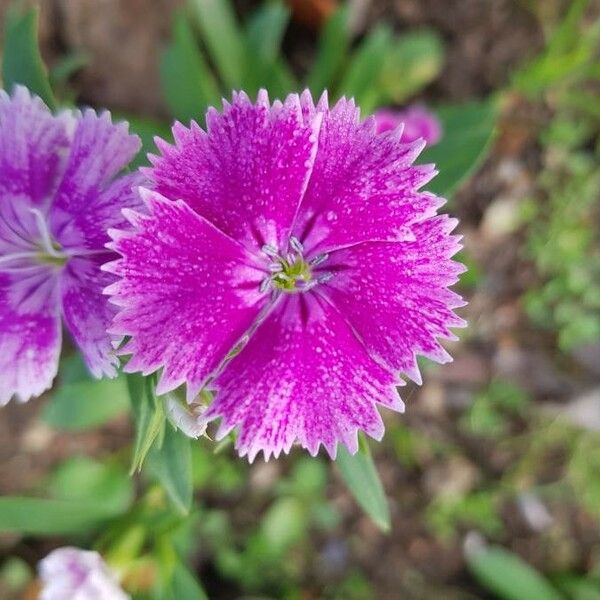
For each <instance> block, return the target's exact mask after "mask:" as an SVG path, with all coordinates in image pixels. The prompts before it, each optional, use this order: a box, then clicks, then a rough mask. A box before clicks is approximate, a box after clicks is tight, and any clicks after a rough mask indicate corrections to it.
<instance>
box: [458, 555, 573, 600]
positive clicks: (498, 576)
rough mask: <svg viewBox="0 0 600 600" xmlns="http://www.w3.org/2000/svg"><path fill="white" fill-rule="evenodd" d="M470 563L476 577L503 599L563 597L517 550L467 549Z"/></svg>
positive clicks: (549, 599)
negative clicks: (470, 550)
mask: <svg viewBox="0 0 600 600" xmlns="http://www.w3.org/2000/svg"><path fill="white" fill-rule="evenodd" d="M467 564H468V566H469V569H470V570H471V572H472V573H473V575H474V576H475V578H476V579H477V580H478V581H479V582H480V583H481V584H482V585H483V586H484V587H485V588H486V589H487V590H489V591H491V592H493V593H494V594H496V595H497V596H498V598H501V599H502V600H523V599H524V598H527V600H561V598H562V595H561V594H559V593H558V592H557V591H556V590H555V589H554V588H553V587H552V586H551V585H550V583H549V582H548V581H547V580H546V579H545V578H544V576H543V575H542V574H541V573H538V572H537V571H536V570H535V569H534V568H533V567H531V566H529V565H528V564H527V563H526V562H525V561H523V560H522V559H521V558H519V557H518V556H517V555H516V554H513V553H511V552H508V551H507V550H505V549H504V548H500V547H482V548H477V549H476V550H475V551H473V552H467Z"/></svg>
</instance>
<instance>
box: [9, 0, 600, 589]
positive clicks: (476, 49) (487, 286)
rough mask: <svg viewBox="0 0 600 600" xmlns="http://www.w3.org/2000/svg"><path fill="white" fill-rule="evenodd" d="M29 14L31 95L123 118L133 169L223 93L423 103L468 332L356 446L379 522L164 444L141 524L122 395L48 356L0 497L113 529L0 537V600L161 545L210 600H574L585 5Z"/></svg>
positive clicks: (591, 582)
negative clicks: (49, 92) (171, 458)
mask: <svg viewBox="0 0 600 600" xmlns="http://www.w3.org/2000/svg"><path fill="white" fill-rule="evenodd" d="M9 4H14V3H10V2H8V1H7V0H0V25H1V26H2V27H1V28H2V30H3V31H4V32H5V33H4V36H5V37H8V36H9V35H10V34H9V33H7V32H9V31H10V22H11V19H13V23H14V17H11V16H9V12H8V8H9ZM21 4H22V5H25V6H32V5H34V4H36V3H35V2H30V3H27V2H25V3H21ZM37 5H38V6H39V8H40V20H39V36H40V37H39V39H40V47H41V53H42V57H43V59H44V62H45V63H46V64H47V65H48V68H49V73H50V78H51V82H52V85H53V88H54V90H55V92H56V94H57V95H58V96H59V97H60V98H61V99H62V101H63V103H69V102H74V103H77V104H87V105H92V106H95V107H106V108H109V109H110V110H111V111H112V112H113V114H116V115H119V116H122V117H123V118H127V119H129V120H131V122H132V128H133V129H134V130H135V131H137V132H139V133H140V135H142V136H143V138H144V140H145V143H146V145H147V149H151V146H152V142H151V136H152V134H154V133H159V134H161V135H164V136H168V135H169V132H168V124H169V123H170V121H171V120H172V118H174V117H176V118H179V119H181V120H184V121H188V120H189V119H190V118H197V119H199V120H200V121H201V120H202V115H203V112H204V109H205V107H206V106H207V105H209V104H213V103H218V102H219V99H220V97H221V95H225V96H228V95H229V94H230V90H231V89H232V88H244V89H246V90H249V92H255V91H256V89H258V87H260V86H261V85H266V86H267V87H268V89H269V91H270V94H271V97H272V98H274V97H277V96H280V95H282V94H285V93H287V92H289V91H292V90H297V89H302V88H303V87H305V86H309V87H310V88H311V89H312V90H313V92H319V91H320V90H321V89H322V88H324V87H327V88H329V89H330V90H331V95H332V96H333V97H338V96H340V95H342V94H347V95H353V96H356V97H357V99H358V101H359V104H360V105H361V106H362V107H363V109H364V111H365V113H370V112H374V111H376V110H377V109H379V108H382V107H391V108H398V109H400V108H404V107H406V106H408V105H411V104H414V103H418V104H421V105H425V106H427V107H428V108H429V109H430V110H431V111H433V113H434V114H437V115H438V118H439V119H440V122H441V125H442V138H441V140H440V141H439V143H438V144H436V145H435V146H433V147H432V148H431V149H429V150H427V152H428V153H429V154H428V155H427V158H429V159H430V160H435V161H436V162H437V163H438V164H439V168H440V172H441V175H440V177H439V179H438V180H436V181H434V182H432V184H431V189H433V190H434V191H436V192H440V193H443V194H444V195H446V196H447V197H448V199H449V203H448V204H447V206H446V209H447V210H448V211H449V212H451V213H453V214H454V215H456V216H458V217H459V218H460V219H461V224H460V227H459V231H460V233H462V234H463V235H464V238H465V248H464V251H463V252H462V253H461V257H460V258H461V260H463V261H464V262H465V263H466V264H467V265H468V266H469V271H468V272H467V273H466V274H465V275H464V276H463V278H462V280H461V283H460V286H459V287H460V291H461V293H463V294H464V295H465V296H466V297H467V299H468V300H469V305H468V306H467V307H466V308H465V309H462V310H461V315H462V316H464V317H465V318H466V319H467V320H468V321H469V327H468V329H466V330H464V331H461V332H460V341H459V342H456V343H452V344H450V345H449V349H450V352H451V354H452V355H453V356H454V359H455V360H454V362H453V363H451V364H449V365H444V366H435V365H433V364H431V363H427V362H423V364H422V367H423V372H424V377H423V379H424V384H423V385H422V386H421V387H418V386H414V385H412V384H409V385H408V386H406V387H405V388H403V390H402V392H403V393H402V396H403V399H404V400H405V402H406V404H407V411H406V414H404V415H395V414H390V413H386V414H385V415H384V418H385V421H386V424H387V431H386V436H385V438H384V441H383V442H382V443H381V444H371V450H372V452H373V455H374V458H375V463H376V466H377V469H378V471H379V475H380V478H381V481H382V483H383V487H384V490H385V495H386V497H387V499H388V503H389V511H390V515H391V524H390V525H389V527H388V525H387V524H386V523H383V526H382V523H379V526H378V525H377V523H376V522H374V521H373V520H372V519H371V518H369V516H368V515H367V514H365V512H363V511H362V510H361V508H360V507H359V506H358V505H357V503H356V502H355V500H354V499H353V497H352V495H351V494H350V493H349V492H348V490H347V488H346V486H345V485H344V484H343V482H342V479H341V477H340V472H339V470H338V468H337V467H336V466H335V465H333V464H332V463H331V462H330V461H329V460H328V459H327V458H325V457H323V456H320V457H319V458H318V459H316V460H315V459H311V458H309V457H308V456H305V455H304V454H303V453H301V452H299V451H298V452H292V455H291V456H290V457H288V458H285V459H282V460H278V461H271V462H269V463H267V464H265V463H264V462H261V460H258V461H257V462H256V463H255V464H253V465H250V466H249V465H248V464H247V463H246V462H245V461H243V460H239V459H237V458H236V457H235V455H234V453H233V451H232V449H231V448H228V447H225V448H220V449H219V452H218V453H217V454H215V453H214V444H211V443H209V442H207V441H205V440H202V441H199V442H194V443H193V444H191V446H190V452H191V456H192V467H191V469H192V480H193V487H194V496H195V499H196V502H195V504H194V508H193V510H192V511H191V512H190V513H189V514H188V515H187V516H185V517H181V516H180V515H179V516H173V515H169V514H167V512H168V511H167V512H165V511H164V510H163V506H164V499H163V498H162V497H161V494H162V493H163V492H162V491H161V490H160V489H159V488H156V487H153V484H152V481H153V471H152V468H149V469H148V472H147V473H145V472H143V473H142V475H141V476H138V477H136V479H135V480H134V481H132V480H130V479H128V478H127V468H128V462H129V460H130V452H131V448H130V440H131V439H132V437H133V433H132V426H131V424H130V419H129V417H128V414H127V413H128V400H127V394H126V389H125V384H124V382H123V381H121V380H116V381H113V382H101V383H94V382H90V381H89V380H87V379H86V376H85V375H84V374H83V372H82V367H81V364H80V363H79V362H78V360H77V358H76V357H75V356H74V355H73V354H72V352H69V351H68V350H67V351H65V359H64V368H63V369H62V370H61V378H60V379H59V381H58V384H57V386H56V387H55V389H54V390H53V391H52V392H51V393H49V394H47V395H46V396H45V397H44V398H42V399H39V400H37V401H36V400H34V401H31V402H29V403H28V404H26V405H18V404H16V403H12V404H10V405H9V406H7V407H5V408H3V409H2V412H1V413H0V493H1V494H2V496H23V495H28V496H36V495H50V496H52V497H56V498H70V499H72V498H74V497H75V498H77V499H78V500H85V499H87V498H89V497H91V496H93V497H94V499H95V500H98V499H102V498H104V499H106V498H108V497H110V498H111V499H112V501H114V502H113V504H114V503H116V505H118V506H117V508H116V512H115V514H116V515H118V517H115V519H113V520H111V521H110V526H108V525H106V524H103V522H102V519H96V521H94V522H93V523H92V524H88V523H87V522H86V524H85V526H83V525H82V526H81V527H80V528H71V530H69V528H68V527H67V528H64V529H61V528H60V527H59V526H58V525H57V526H52V525H50V526H48V524H47V522H46V521H47V520H48V519H50V520H51V518H52V517H51V516H49V515H46V516H45V517H44V515H39V516H36V515H33V514H31V515H30V517H31V524H30V526H28V527H23V528H21V529H20V530H18V531H17V530H16V529H15V530H14V531H10V529H11V528H10V527H4V528H0V529H6V530H7V533H3V534H0V598H3V599H7V600H9V599H13V598H15V599H16V598H35V597H36V584H35V581H34V578H35V565H36V563H37V561H38V560H39V559H40V558H41V557H43V556H44V555H45V554H46V553H47V552H48V551H49V550H51V549H52V548H54V547H56V546H59V545H64V544H65V543H75V544H77V545H81V546H87V547H97V548H99V549H101V550H102V551H103V552H104V553H105V554H109V555H111V556H112V558H113V563H115V564H118V563H119V561H122V563H123V564H125V563H127V564H128V565H130V566H131V565H134V567H132V568H130V569H129V571H128V573H129V574H128V589H129V590H130V591H131V592H135V593H136V594H138V595H139V597H140V598H142V597H154V596H150V595H145V594H149V592H148V590H149V589H150V588H151V587H152V585H154V582H155V581H156V578H157V577H160V573H161V572H162V571H161V569H165V568H166V567H165V564H167V563H168V562H169V560H172V559H171V558H170V557H171V555H170V554H169V552H170V551H171V550H169V549H170V548H171V547H174V548H176V549H177V552H180V553H182V554H183V555H185V557H186V563H187V565H188V567H189V569H190V571H191V572H193V573H194V574H195V575H197V576H198V577H199V578H200V580H201V581H202V585H203V586H204V589H205V590H206V593H207V595H208V596H209V597H210V598H215V599H234V598H285V599H290V600H292V599H293V600H295V599H298V600H312V599H317V598H326V599H339V600H362V599H365V600H366V599H371V598H373V599H394V598H399V599H408V600H413V599H415V600H420V599H423V600H429V599H439V598H443V599H449V600H453V599H456V600H459V599H465V600H467V599H477V598H482V599H483V598H500V599H502V598H506V599H508V600H521V599H522V600H537V599H539V600H553V599H554V598H556V599H560V598H567V599H573V600H597V599H599V598H600V165H599V161H598V156H599V152H600V145H599V132H600V95H599V93H598V92H599V90H600V60H599V58H600V3H598V2H597V1H594V0H590V1H578V0H575V1H572V2H569V1H561V0H446V1H445V2H439V1H434V0H349V1H348V2H342V1H339V2H338V1H336V0H295V1H290V2H287V3H284V2H269V1H265V2H260V1H250V0H247V1H243V0H239V1H235V2H230V1H229V0H227V1H226V0H212V1H204V0H190V2H187V3H186V2H185V1H184V0H181V1H175V0H153V1H143V0H44V1H43V2H42V1H40V2H37ZM0 45H1V44H0ZM143 161H144V158H143V156H140V159H139V162H140V163H141V162H143ZM150 466H151V465H150ZM359 485H363V484H359ZM364 485H365V486H367V485H368V483H364ZM78 490H79V491H78ZM81 490H84V491H83V492H82V491H81ZM134 497H136V498H137V500H136V501H135V502H137V504H135V507H136V509H135V510H134V509H132V508H131V506H132V502H134V500H133V499H134ZM133 513H135V517H131V514H133ZM123 515H125V516H123ZM127 515H129V516H127ZM140 515H141V516H140ZM28 518H29V517H28ZM36 519H38V521H39V523H38V521H36ZM36 523H37V524H36ZM165 523H166V525H165ZM88 525H89V526H88ZM163 526H164V527H163ZM386 529H387V531H385V530H386ZM132 532H133V533H132ZM163 534H164V535H163ZM107 536H108V537H107ZM136 536H137V537H136ZM161 536H162V537H161ZM115 540H117V541H115ZM117 542H118V543H117ZM132 548H133V549H132ZM127 561H129V562H127ZM157 573H158V575H157ZM173 594H174V595H173V596H172V597H174V598H184V599H185V598H186V597H190V598H193V597H199V596H194V595H193V594H192V593H191V592H190V594H192V595H189V596H186V595H185V594H184V593H183V592H180V593H179V594H176V593H175V592H173ZM135 597H136V598H137V597H138V596H137V595H136V596H135ZM161 597H165V598H166V597H168V596H166V595H165V596H161Z"/></svg>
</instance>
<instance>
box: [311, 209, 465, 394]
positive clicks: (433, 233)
mask: <svg viewBox="0 0 600 600" xmlns="http://www.w3.org/2000/svg"><path fill="white" fill-rule="evenodd" d="M455 226H456V220H455V219H449V218H448V217H446V216H438V217H434V218H432V219H428V220H426V221H423V222H420V223H417V224H416V225H413V226H412V228H411V231H412V233H413V236H414V237H413V239H412V241H405V242H394V243H385V242H384V243H381V242H373V243H365V244H359V245H356V246H353V247H352V248H347V249H345V250H339V251H336V252H332V253H331V255H330V257H329V260H328V261H327V263H326V264H324V265H323V267H322V268H323V269H326V270H327V271H329V272H330V273H332V275H333V276H332V277H331V278H330V279H329V280H328V282H327V283H326V284H325V286H324V289H325V290H326V291H325V292H324V293H325V294H326V295H327V296H328V297H329V298H330V300H331V302H332V303H333V304H335V306H336V307H337V308H338V309H339V310H340V312H341V313H342V314H344V315H345V316H346V318H347V319H348V321H349V323H350V324H351V325H352V327H353V328H354V330H355V331H356V332H357V333H358V335H359V336H360V338H361V339H362V341H363V343H364V344H365V346H366V348H367V350H368V351H369V352H370V353H371V356H373V357H374V358H375V359H376V360H377V361H378V362H380V363H381V364H384V365H386V366H387V367H388V368H391V369H393V370H397V371H398V370H399V371H402V372H404V373H406V374H407V375H409V376H410V377H411V379H413V380H415V381H417V382H419V383H420V375H419V370H418V367H417V363H416V360H415V354H422V355H424V356H426V357H428V358H430V359H432V360H435V361H438V362H447V361H449V360H451V359H450V356H449V355H448V353H447V352H446V351H445V350H444V349H443V348H442V347H441V346H440V344H439V343H438V342H437V339H436V338H438V337H442V338H447V339H456V338H455V336H454V335H453V334H452V333H451V332H450V331H449V329H448V328H449V327H464V326H465V322H464V321H463V320H462V319H461V318H459V317H457V316H456V315H455V314H454V312H453V311H452V309H454V308H457V307H459V306H464V304H465V303H464V302H463V301H462V299H461V298H460V296H458V295H457V294H455V293H454V292H451V291H450V290H448V289H447V287H448V286H449V285H452V284H454V283H456V281H457V279H458V275H459V274H460V273H462V272H463V271H464V270H465V269H464V266H463V265H462V264H460V263H457V262H454V261H452V260H450V257H451V256H453V255H454V254H455V253H456V252H457V250H458V249H459V248H460V243H459V239H460V238H459V237H458V236H451V235H449V234H450V232H451V231H452V229H454V227H455Z"/></svg>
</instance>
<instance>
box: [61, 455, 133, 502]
mask: <svg viewBox="0 0 600 600" xmlns="http://www.w3.org/2000/svg"><path fill="white" fill-rule="evenodd" d="M49 491H50V493H51V494H52V496H53V497H54V498H56V499H59V500H73V501H91V502H94V501H98V499H102V501H103V502H104V504H105V506H106V507H108V508H111V509H113V510H114V511H115V512H116V513H118V512H122V511H125V510H126V509H127V508H128V507H129V506H130V504H131V501H132V500H133V482H132V480H131V479H130V478H129V477H128V475H127V471H125V470H124V469H122V468H121V466H120V465H119V464H116V463H101V462H98V461H96V460H93V459H91V458H87V457H84V456H76V457H73V458H69V459H67V460H66V461H65V462H63V463H62V464H61V465H60V466H59V467H58V468H57V469H56V470H55V471H54V473H53V474H52V476H51V478H50V481H49Z"/></svg>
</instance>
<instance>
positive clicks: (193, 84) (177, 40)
mask: <svg viewBox="0 0 600 600" xmlns="http://www.w3.org/2000/svg"><path fill="white" fill-rule="evenodd" d="M160 79H161V85H162V90H163V94H164V96H165V100H166V102H167V105H168V106H169V109H170V111H171V113H172V114H173V116H174V117H176V118H177V119H179V120H180V121H183V122H187V121H190V120H191V119H197V120H202V119H203V118H204V113H205V112H206V108H207V107H208V106H209V105H215V104H216V103H217V102H218V101H219V98H220V95H219V90H218V88H217V84H216V82H215V80H214V77H213V75H212V73H211V71H210V69H209V67H208V65H207V64H206V61H205V60H204V57H203V56H202V54H201V53H200V49H199V48H198V45H197V43H196V40H195V39H194V34H193V31H192V28H191V26H190V23H189V21H188V18H187V16H186V15H185V13H183V12H181V11H179V12H177V13H176V14H175V18H174V21H173V31H172V40H171V43H170V44H169V46H167V48H165V50H164V51H163V52H162V54H161V57H160Z"/></svg>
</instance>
